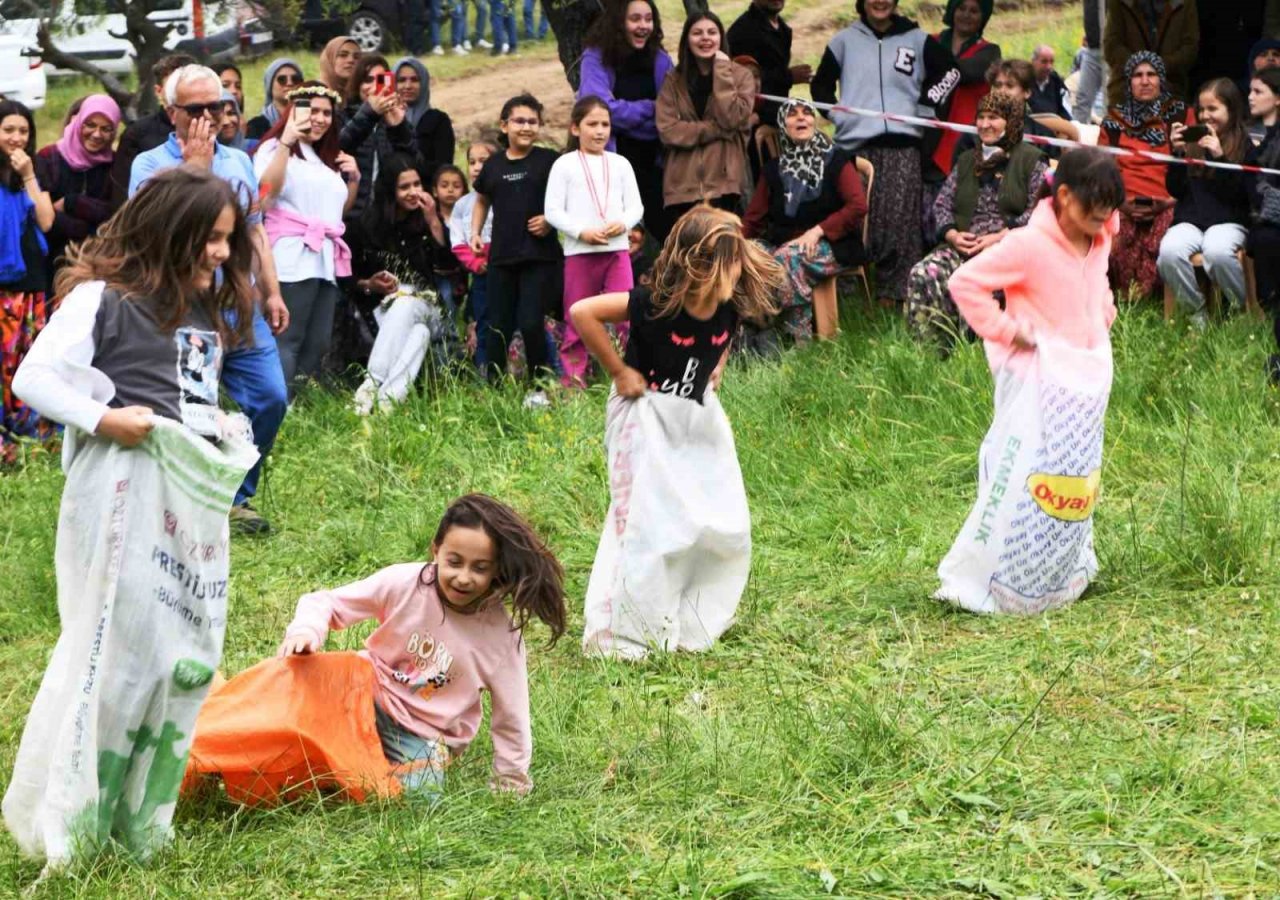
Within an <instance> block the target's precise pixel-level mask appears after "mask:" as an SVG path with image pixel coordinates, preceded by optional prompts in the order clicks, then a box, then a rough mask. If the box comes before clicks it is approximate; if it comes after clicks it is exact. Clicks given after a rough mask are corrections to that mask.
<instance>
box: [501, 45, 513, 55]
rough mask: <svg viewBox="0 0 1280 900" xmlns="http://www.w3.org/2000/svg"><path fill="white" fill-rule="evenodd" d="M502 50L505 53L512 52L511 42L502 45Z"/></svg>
mask: <svg viewBox="0 0 1280 900" xmlns="http://www.w3.org/2000/svg"><path fill="white" fill-rule="evenodd" d="M502 52H503V53H510V52H511V45H510V44H503V45H502Z"/></svg>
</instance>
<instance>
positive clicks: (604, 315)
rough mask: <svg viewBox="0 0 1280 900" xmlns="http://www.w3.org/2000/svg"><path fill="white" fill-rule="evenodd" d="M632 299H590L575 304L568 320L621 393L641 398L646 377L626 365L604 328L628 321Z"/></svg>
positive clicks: (614, 296) (610, 296)
mask: <svg viewBox="0 0 1280 900" xmlns="http://www.w3.org/2000/svg"><path fill="white" fill-rule="evenodd" d="M629 297H630V295H628V294H625V293H616V294H600V295H598V296H595V297H587V298H586V299H583V300H579V301H578V302H577V303H575V304H573V307H572V308H571V309H570V310H569V317H570V318H571V319H573V327H574V328H576V329H577V331H578V335H579V336H580V337H581V338H582V343H584V344H586V345H587V349H588V350H590V351H591V355H592V356H594V357H595V358H596V359H598V360H599V361H600V365H601V366H603V367H604V370H605V371H606V372H608V373H609V377H611V378H612V379H613V383H614V386H615V387H616V388H617V389H618V394H619V395H620V396H623V397H639V396H642V395H643V394H644V392H645V388H646V384H645V380H644V376H643V375H641V374H640V373H639V372H637V371H636V370H635V369H632V368H630V367H629V366H628V365H627V364H626V363H625V362H623V360H622V357H620V356H619V355H618V351H617V350H615V349H614V346H613V341H612V340H610V339H609V332H607V331H605V328H604V326H605V323H608V322H614V323H616V322H625V321H626V320H627V301H628V299H629Z"/></svg>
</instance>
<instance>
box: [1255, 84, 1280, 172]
mask: <svg viewBox="0 0 1280 900" xmlns="http://www.w3.org/2000/svg"><path fill="white" fill-rule="evenodd" d="M1249 81H1250V83H1252V82H1254V81H1261V82H1262V85H1263V87H1265V88H1266V89H1267V90H1269V91H1270V92H1271V93H1273V94H1275V95H1276V96H1277V97H1280V69H1263V70H1262V71H1261V72H1255V73H1254V76H1253V78H1251V79H1249ZM1257 161H1258V165H1260V166H1262V167H1263V168H1264V169H1274V168H1275V167H1276V166H1280V140H1276V139H1272V141H1271V142H1270V143H1265V142H1264V143H1263V145H1262V153H1260V154H1259V156H1258V160H1257ZM1267 178H1268V180H1273V179H1274V176H1267Z"/></svg>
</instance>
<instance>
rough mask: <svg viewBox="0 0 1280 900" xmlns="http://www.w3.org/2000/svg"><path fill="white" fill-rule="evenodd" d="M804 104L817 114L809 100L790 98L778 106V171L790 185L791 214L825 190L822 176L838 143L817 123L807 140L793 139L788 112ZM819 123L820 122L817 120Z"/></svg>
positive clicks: (787, 187) (788, 212)
mask: <svg viewBox="0 0 1280 900" xmlns="http://www.w3.org/2000/svg"><path fill="white" fill-rule="evenodd" d="M799 107H804V108H805V109H807V110H809V112H810V113H811V114H812V115H813V116H814V118H815V119H816V118H817V115H818V113H817V110H815V109H814V107H813V104H811V103H809V102H807V101H805V100H795V99H792V100H787V101H786V102H785V103H783V104H782V106H780V107H779V108H778V149H779V155H778V172H779V173H780V174H781V175H782V184H783V185H784V186H785V187H786V189H787V198H786V199H787V215H788V216H794V215H795V214H796V211H797V210H798V209H799V208H800V204H801V203H807V202H808V201H810V200H814V199H816V198H817V197H818V196H819V195H821V193H822V179H823V176H824V175H826V172H827V163H828V162H829V161H830V160H831V154H832V153H833V152H834V151H835V144H833V143H832V142H831V138H829V137H827V136H826V135H825V134H823V133H822V132H821V131H818V130H817V128H816V127H815V129H814V132H813V137H811V138H809V140H807V141H803V142H797V141H793V140H792V139H791V137H790V136H789V135H788V134H787V113H789V112H791V111H792V110H794V109H797V108H799ZM815 126H816V123H815Z"/></svg>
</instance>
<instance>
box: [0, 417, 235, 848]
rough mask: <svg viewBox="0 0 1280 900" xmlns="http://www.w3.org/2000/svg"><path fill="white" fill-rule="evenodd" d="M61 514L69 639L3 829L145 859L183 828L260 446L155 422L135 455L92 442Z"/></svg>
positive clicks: (61, 572) (28, 737) (50, 673)
mask: <svg viewBox="0 0 1280 900" xmlns="http://www.w3.org/2000/svg"><path fill="white" fill-rule="evenodd" d="M78 437H80V442H79V448H78V451H77V452H76V454H75V456H74V457H73V458H72V460H71V462H70V465H69V466H68V468H67V479H66V485H65V487H64V488H63V493H62V507H61V510H60V512H59V517H58V537H57V549H56V557H55V559H56V568H57V576H58V616H59V618H60V620H61V623H62V632H61V634H60V635H59V637H58V642H57V645H56V646H55V647H54V650H53V656H52V658H51V659H50V661H49V666H48V668H47V669H46V670H45V673H44V679H43V681H42V682H41V683H40V689H39V691H38V692H37V694H36V699H35V702H34V703H32V705H31V712H30V714H29V715H28V717H27V724H26V728H25V730H24V732H23V735H22V742H21V744H20V745H19V747H18V758H17V762H16V764H15V765H14V771H13V778H12V780H11V782H10V784H9V788H8V791H7V792H6V794H5V797H4V820H5V824H6V825H7V826H8V828H9V830H10V831H11V832H12V833H13V835H14V838H15V839H16V840H17V843H18V846H19V847H20V848H21V849H22V850H23V851H24V852H26V853H28V854H31V855H36V856H40V855H43V856H44V857H46V858H47V859H48V860H49V862H50V863H53V864H58V863H62V862H65V861H67V860H69V859H71V858H72V857H73V856H79V855H81V854H89V853H91V852H93V850H94V849H96V848H97V847H100V846H102V845H103V844H105V843H106V842H108V841H114V842H116V843H118V844H120V845H122V846H124V847H125V848H127V849H128V850H130V851H132V852H134V853H136V854H137V855H139V856H142V857H145V856H147V855H148V854H149V853H150V852H151V851H152V850H153V849H155V848H156V847H157V846H159V845H160V844H161V843H163V842H164V841H165V840H166V839H167V837H168V836H169V833H170V831H171V829H170V822H171V821H172V819H173V810H174V803H175V801H176V800H177V798H178V788H179V785H180V784H181V782H182V775H183V769H184V767H185V765H186V757H187V749H188V746H189V744H190V740H191V732H192V727H193V726H194V724H195V720H196V713H197V712H198V711H199V709H200V704H201V702H202V701H203V700H204V696H205V693H206V691H207V690H208V685H209V681H210V679H211V678H212V677H213V672H214V668H215V667H216V666H217V665H218V662H219V660H220V658H221V656H222V638H223V634H224V632H225V630H226V612H227V558H228V551H229V546H230V542H229V532H228V528H227V513H228V511H229V510H230V507H231V502H232V500H233V499H234V496H235V491H236V489H237V487H239V485H240V482H241V481H242V479H243V478H244V475H245V473H246V472H247V471H248V470H249V468H250V467H251V466H252V465H253V464H254V462H256V460H257V458H258V453H257V450H256V449H255V448H254V447H253V445H252V443H249V442H248V441H247V440H246V439H245V438H244V437H238V438H233V439H230V440H228V441H224V442H223V443H222V444H221V445H220V446H215V445H214V444H211V443H209V442H208V441H206V440H205V439H203V438H201V437H199V436H198V435H196V434H195V433H194V432H192V431H189V430H188V429H186V428H184V427H183V426H182V425H179V424H178V423H176V422H172V421H169V420H168V419H162V418H157V419H156V420H155V427H154V429H153V430H152V431H151V433H150V434H149V435H148V436H147V438H146V440H145V441H143V443H142V444H141V445H139V446H138V447H136V448H133V449H126V448H124V447H121V446H119V445H118V444H115V443H113V442H111V441H108V440H105V439H102V438H93V437H85V436H83V435H79V436H78Z"/></svg>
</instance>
